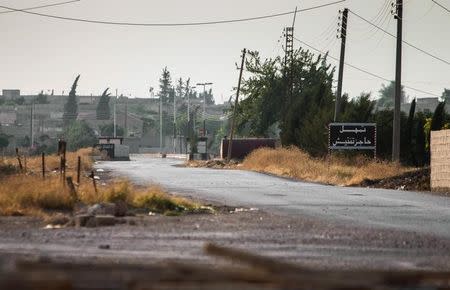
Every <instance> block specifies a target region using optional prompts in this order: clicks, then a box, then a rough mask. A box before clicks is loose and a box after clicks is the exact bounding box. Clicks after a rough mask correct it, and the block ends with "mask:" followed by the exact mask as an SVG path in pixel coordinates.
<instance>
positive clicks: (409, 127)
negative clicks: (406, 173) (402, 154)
mask: <svg viewBox="0 0 450 290" xmlns="http://www.w3.org/2000/svg"><path fill="white" fill-rule="evenodd" d="M415 113H416V99H414V100H413V101H412V102H411V107H410V108H409V116H408V121H407V123H406V137H405V142H404V144H400V145H403V146H402V147H403V148H402V149H403V150H407V151H408V152H409V154H410V156H409V158H408V159H409V162H411V163H412V164H417V161H416V158H415V154H414V148H413V147H412V146H411V145H412V144H413V138H412V137H413V134H414V115H415Z"/></svg>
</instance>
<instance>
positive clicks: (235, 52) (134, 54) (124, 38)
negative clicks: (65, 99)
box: [0, 0, 450, 102]
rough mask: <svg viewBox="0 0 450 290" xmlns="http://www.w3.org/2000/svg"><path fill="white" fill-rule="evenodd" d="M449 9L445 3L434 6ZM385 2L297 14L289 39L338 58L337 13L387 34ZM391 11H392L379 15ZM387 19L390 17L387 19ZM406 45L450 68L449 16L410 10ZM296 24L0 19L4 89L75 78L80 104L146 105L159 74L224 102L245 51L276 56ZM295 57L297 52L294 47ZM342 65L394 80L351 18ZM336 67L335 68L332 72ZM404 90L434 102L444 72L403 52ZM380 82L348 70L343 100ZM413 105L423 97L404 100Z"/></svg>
mask: <svg viewBox="0 0 450 290" xmlns="http://www.w3.org/2000/svg"><path fill="white" fill-rule="evenodd" d="M58 1H59V0H46V1H44V0H41V1H37V0H9V1H8V0H7V1H0V5H5V6H10V7H15V8H25V7H31V6H36V5H44V4H49V3H55V2H58ZM333 1H334V0H316V1H314V0H304V1H299V0H282V1H274V0H228V1H216V0H191V1H186V0H165V1H156V0H128V1H125V0H82V1H80V2H77V3H74V4H68V5H66V6H59V7H52V8H45V9H40V10H35V11H36V12H41V13H48V14H53V15H61V16H70V17H80V18H88V19H99V20H114V21H130V22H191V21H210V20H222V19H230V18H240V17H253V16H259V15H266V14H271V13H279V12H286V11H290V10H293V9H294V8H295V6H298V7H299V9H301V8H307V7H311V6H316V5H320V4H324V3H329V2H333ZM439 2H440V3H442V4H443V5H446V6H447V7H450V0H439ZM390 3H391V1H385V0H347V1H346V2H344V3H342V4H339V5H335V6H329V7H326V8H323V9H318V10H314V11H309V12H304V13H300V14H299V15H298V16H297V22H296V26H295V36H296V37H297V38H300V39H302V40H304V41H305V42H307V43H310V44H311V45H313V46H315V47H317V48H319V49H322V50H330V54H331V55H333V56H338V55H339V47H340V46H339V40H337V39H336V37H335V35H336V29H337V21H338V20H337V16H338V10H339V9H342V8H344V7H348V8H350V9H351V10H353V11H355V12H357V13H359V14H360V15H362V16H364V17H366V18H367V19H371V20H373V21H374V22H376V23H378V24H379V25H380V26H382V27H385V28H386V29H387V30H389V31H390V32H392V33H394V34H395V33H396V30H395V25H396V24H395V22H396V21H395V20H394V19H393V16H392V15H391V14H390ZM387 5H388V6H389V9H384V10H383V8H384V7H386V6H387ZM383 12H386V13H383ZM404 13H405V15H404V31H405V32H404V37H405V40H407V41H409V42H411V43H413V44H416V45H417V46H419V47H421V48H423V49H425V50H427V51H429V52H431V53H433V54H436V55H438V56H440V57H441V58H443V59H445V60H447V61H450V13H448V12H446V11H444V10H443V9H441V8H439V7H438V6H436V5H435V4H433V2H432V1H431V0H406V1H405V8H404ZM291 23H292V16H284V17H279V18H272V19H265V20H258V21H253V22H241V23H234V24H220V25H212V26H197V27H120V26H108V25H97V24H88V23H75V22H68V21H61V20H55V19H48V18H42V17H39V16H33V15H27V14H23V13H20V12H18V13H10V14H0V34H1V38H0V39H1V42H0V43H1V45H0V50H1V54H0V55H1V56H2V57H1V61H0V67H1V70H0V89H8V88H18V89H21V90H22V91H23V92H24V93H38V92H39V91H40V90H42V89H44V90H47V89H55V93H61V91H63V90H64V91H65V92H66V93H67V91H68V90H69V88H70V86H71V84H72V82H73V79H74V78H75V76H76V75H77V74H81V80H80V83H79V90H78V91H79V93H80V94H90V93H93V94H100V93H101V92H102V91H103V90H104V89H105V88H106V87H110V88H111V89H113V90H115V89H116V88H117V89H118V91H119V94H120V93H123V94H124V95H131V96H132V97H148V96H149V93H148V89H149V87H150V86H153V87H155V88H157V86H158V78H159V76H160V73H161V70H162V68H163V67H164V66H167V67H168V68H169V70H170V71H171V72H172V76H173V78H174V79H176V78H179V77H183V78H186V77H191V79H192V82H194V83H196V82H213V83H214V86H213V90H214V92H215V95H216V100H217V101H218V102H222V100H223V99H225V100H227V99H228V97H229V96H230V95H231V94H232V91H231V89H232V87H235V86H236V84H237V78H238V72H237V71H236V67H235V62H238V61H239V58H240V54H241V50H242V48H244V47H245V48H248V49H251V50H259V51H260V52H261V54H262V56H265V57H272V56H275V55H276V54H281V53H282V48H281V44H282V43H283V42H284V41H281V42H279V39H280V37H281V35H282V30H283V28H284V27H285V26H288V25H290V24H291ZM295 45H296V48H298V46H299V45H300V44H299V43H298V42H296V43H295ZM347 47H348V50H347V62H349V63H351V64H354V65H357V66H359V67H361V68H364V69H366V70H369V71H371V72H373V73H375V74H378V75H381V76H383V77H386V78H388V79H391V78H392V79H393V78H394V72H395V39H394V38H391V37H390V36H387V35H385V34H384V33H382V32H379V31H377V30H376V29H374V28H373V27H371V26H369V25H368V24H367V23H364V22H362V21H361V20H359V19H357V18H356V17H354V16H353V15H350V16H349V27H348V42H347ZM332 63H334V61H333V62H332ZM403 69H404V73H403V81H404V84H405V85H408V86H412V87H415V88H418V89H421V90H425V91H428V92H430V93H434V94H438V95H440V94H441V93H442V91H443V89H444V87H448V88H450V65H447V64H444V63H442V62H439V61H436V60H434V59H432V58H430V57H428V56H426V55H423V54H421V53H419V52H417V51H415V50H413V49H411V48H409V47H406V46H405V47H404V64H403ZM381 83H382V81H381V80H378V79H375V78H373V77H371V76H368V75H365V74H362V73H361V72H358V71H355V70H354V69H352V68H348V67H346V68H345V79H344V91H345V92H348V93H349V94H350V95H351V96H356V95H359V94H360V92H362V91H366V92H374V94H377V91H378V89H379V88H380V86H381ZM407 93H408V95H410V96H411V97H415V96H417V97H426V96H427V95H425V94H421V93H417V92H414V91H412V90H407Z"/></svg>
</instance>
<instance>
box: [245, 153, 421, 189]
mask: <svg viewBox="0 0 450 290" xmlns="http://www.w3.org/2000/svg"><path fill="white" fill-rule="evenodd" d="M242 168H244V169H248V170H253V171H258V172H264V173H270V174H274V175H278V176H284V177H291V178H295V179H300V180H304V181H312V182H320V183H326V184H333V185H343V186H348V185H354V184H359V183H361V182H362V181H363V180H364V179H372V180H373V179H383V178H387V177H392V176H396V175H399V174H402V173H405V172H407V171H411V170H413V169H412V168H407V167H403V166H401V165H399V164H396V163H391V162H385V161H375V160H373V159H371V158H367V157H363V156H358V157H354V158H343V157H331V158H330V159H320V158H313V157H311V156H309V155H308V154H307V153H305V152H303V151H302V150H300V149H298V148H296V147H290V148H279V149H269V148H262V149H259V150H256V151H254V152H252V153H251V154H250V155H249V156H248V157H247V158H246V159H245V160H244V162H243V165H242Z"/></svg>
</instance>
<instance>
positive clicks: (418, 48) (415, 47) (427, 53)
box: [349, 9, 450, 65]
mask: <svg viewBox="0 0 450 290" xmlns="http://www.w3.org/2000/svg"><path fill="white" fill-rule="evenodd" d="M349 12H350V13H352V14H353V15H355V16H356V17H358V18H359V19H361V20H363V21H365V22H367V23H369V24H370V25H373V26H374V27H376V28H378V29H379V30H381V31H383V32H384V33H386V34H387V35H390V36H392V37H393V38H397V37H396V36H395V35H394V34H392V33H390V32H389V31H387V30H386V29H384V28H382V27H380V26H378V25H376V24H375V23H372V22H371V21H369V20H367V19H366V18H364V17H362V16H361V15H359V14H357V13H355V12H353V11H351V10H350V9H349ZM402 42H403V43H404V44H406V45H408V46H409V47H412V48H414V49H416V50H418V51H420V52H422V53H424V54H426V55H428V56H430V57H432V58H434V59H436V60H439V61H441V62H443V63H445V64H447V65H450V62H449V61H447V60H445V59H443V58H440V57H438V56H436V55H434V54H431V53H429V52H427V51H425V50H423V49H422V48H420V47H418V46H416V45H414V44H411V43H409V42H407V41H406V40H403V41H402Z"/></svg>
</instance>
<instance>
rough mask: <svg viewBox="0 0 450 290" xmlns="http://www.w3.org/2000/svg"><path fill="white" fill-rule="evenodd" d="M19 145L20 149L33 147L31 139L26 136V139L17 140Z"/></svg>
mask: <svg viewBox="0 0 450 290" xmlns="http://www.w3.org/2000/svg"><path fill="white" fill-rule="evenodd" d="M17 145H19V146H20V147H30V145H31V139H30V137H29V136H25V137H22V138H19V139H18V140H17Z"/></svg>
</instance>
